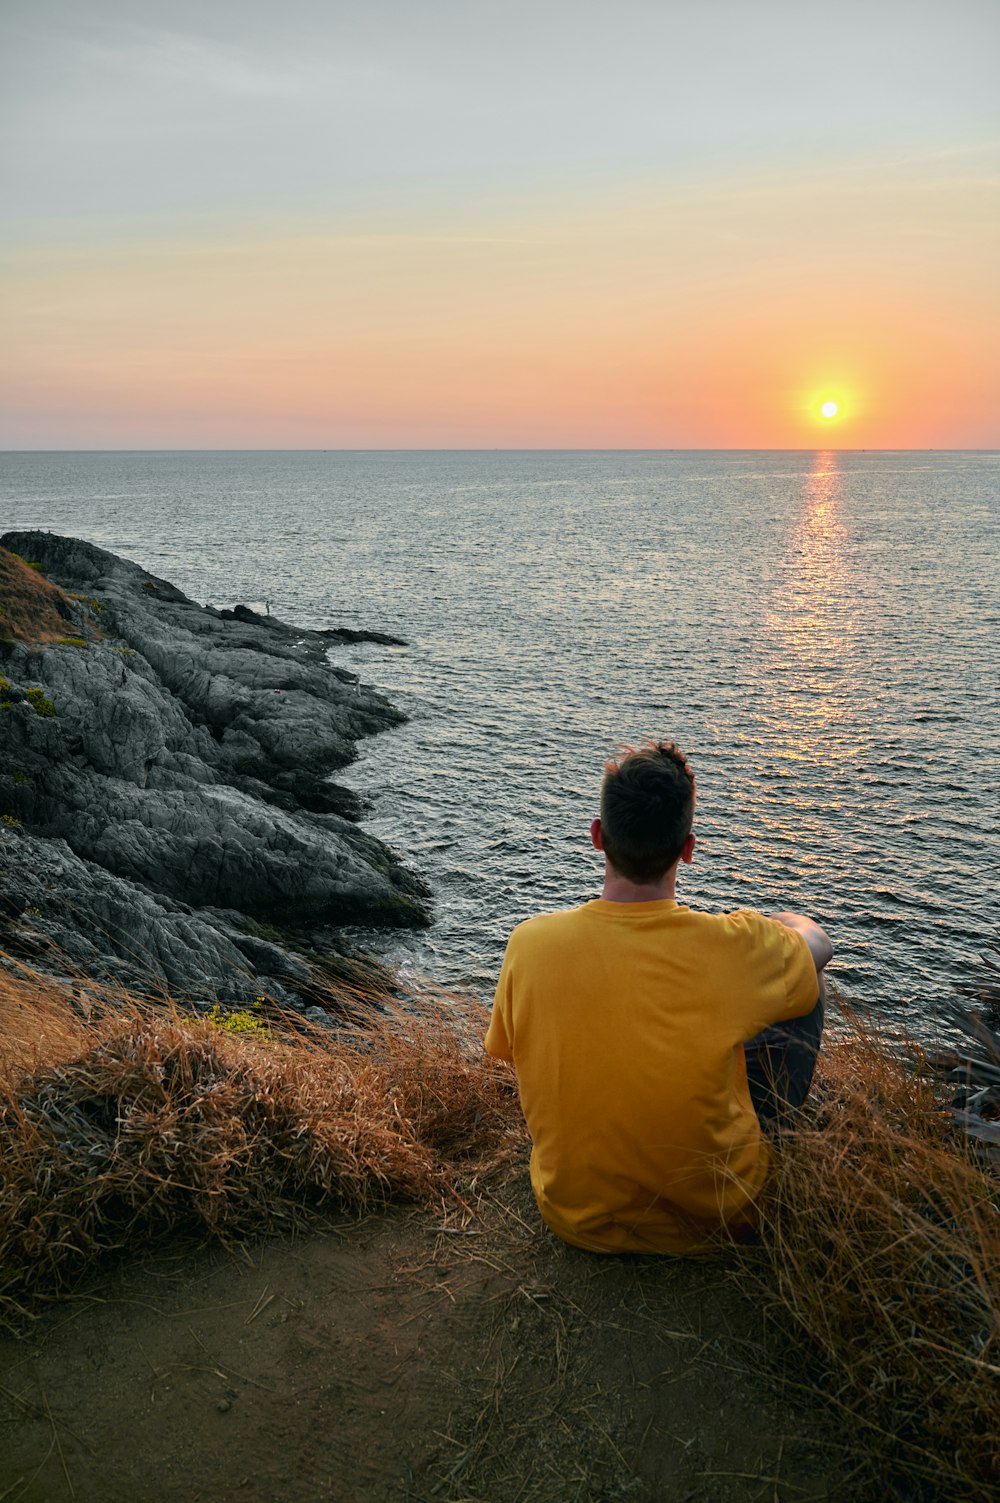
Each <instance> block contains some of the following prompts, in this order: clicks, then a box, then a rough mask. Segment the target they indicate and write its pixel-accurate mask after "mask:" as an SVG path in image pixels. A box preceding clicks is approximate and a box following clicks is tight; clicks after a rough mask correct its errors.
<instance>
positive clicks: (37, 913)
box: [21, 903, 42, 918]
mask: <svg viewBox="0 0 1000 1503" xmlns="http://www.w3.org/2000/svg"><path fill="white" fill-rule="evenodd" d="M24 913H26V914H28V915H29V917H30V918H41V916H42V910H41V909H40V908H36V907H35V905H34V903H31V904H29V905H28V907H27V908H26V909H25V910H24ZM21 917H22V918H23V917H24V914H22V915H21Z"/></svg>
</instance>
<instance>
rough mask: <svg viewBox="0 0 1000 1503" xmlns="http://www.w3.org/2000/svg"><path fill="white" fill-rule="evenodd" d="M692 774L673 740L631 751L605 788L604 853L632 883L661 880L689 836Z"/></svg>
mask: <svg viewBox="0 0 1000 1503" xmlns="http://www.w3.org/2000/svg"><path fill="white" fill-rule="evenodd" d="M694 795H695V783H694V773H693V772H692V771H691V768H690V766H689V765H688V760H687V758H686V757H685V755H684V753H683V752H682V751H681V750H680V749H679V748H678V747H677V746H675V745H674V743H673V742H672V741H646V742H643V744H642V746H639V747H627V748H626V749H625V751H624V753H623V755H622V756H621V757H620V758H619V759H618V760H617V761H612V762H608V763H607V765H606V767H605V769H604V782H603V784H602V786H601V831H602V834H603V839H604V854H605V855H606V856H607V858H608V860H609V861H610V863H611V865H612V866H613V867H614V869H615V871H616V872H618V873H620V875H621V876H623V877H626V878H628V880H629V881H630V882H637V883H650V882H657V881H659V879H660V878H661V877H662V876H663V874H664V872H666V871H667V870H668V869H669V868H670V867H671V866H673V864H674V862H675V861H676V860H677V859H678V857H679V856H680V854H681V850H682V849H683V846H684V842H685V841H686V840H687V837H688V836H689V835H690V833H691V822H692V820H693V818H694Z"/></svg>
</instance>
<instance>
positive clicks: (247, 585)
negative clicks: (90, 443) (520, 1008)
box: [0, 451, 1000, 1036]
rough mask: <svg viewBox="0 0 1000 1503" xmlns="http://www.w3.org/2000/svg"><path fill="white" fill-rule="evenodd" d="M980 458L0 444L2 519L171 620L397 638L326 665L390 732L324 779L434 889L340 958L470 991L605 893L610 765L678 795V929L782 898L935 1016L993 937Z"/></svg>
mask: <svg viewBox="0 0 1000 1503" xmlns="http://www.w3.org/2000/svg"><path fill="white" fill-rule="evenodd" d="M998 518H1000V455H997V454H995V453H941V454H939V453H923V452H920V453H833V452H829V453H804V452H787V451H785V452H771V453H760V452H755V453H734V452H718V453H693V452H643V453H639V452H589V451H588V452H565V453H557V452H525V453H513V452H476V453H473V452H467V451H462V452H426V451H419V452H411V453H403V452H372V453H344V452H330V453H323V452H307V453H277V452H250V453H226V452H197V453H75V454H74V453H49V454H7V455H5V456H3V457H2V460H0V525H2V528H3V530H6V529H8V528H11V527H38V528H47V529H50V530H52V531H55V532H61V533H71V534H74V535H77V536H79V537H83V538H87V539H89V540H90V541H92V542H95V543H98V544H100V545H101V546H103V547H106V548H109V549H111V550H113V551H114V552H116V553H121V554H123V555H125V556H126V557H128V558H132V559H135V560H136V561H138V562H139V563H141V564H142V565H144V566H145V567H146V568H147V569H149V570H151V571H152V572H153V573H155V574H158V575H160V576H162V577H165V578H167V579H169V580H171V581H172V582H173V583H175V584H177V585H179V586H180V588H181V589H183V590H185V591H186V592H187V593H188V594H189V595H191V596H192V597H194V598H195V599H196V600H199V601H203V602H212V603H213V604H216V605H220V606H221V605H232V604H234V603H235V602H237V601H243V602H247V603H255V602H256V603H258V604H259V605H260V607H261V608H263V602H265V601H266V602H269V605H270V609H271V611H272V613H273V614H275V615H277V616H281V617H283V618H285V619H286V620H289V621H292V622H296V623H300V624H302V625H305V626H329V625H333V624H338V623H340V624H347V625H350V626H353V627H360V628H369V629H374V630H378V631H383V632H389V633H392V634H394V635H396V636H399V637H402V638H405V639H406V642H407V643H408V645H407V646H406V647H385V646H376V645H373V644H362V645H358V646H356V647H350V648H347V647H344V648H337V649H335V650H334V653H333V655H334V657H335V660H336V661H338V662H339V663H341V664H343V665H345V666H347V667H350V668H351V669H353V670H354V671H356V672H358V673H359V674H361V676H362V677H363V678H364V679H365V680H366V681H367V682H369V683H372V684H374V685H377V686H378V687H380V688H382V689H384V690H385V692H386V693H387V694H388V695H389V697H390V698H391V699H393V700H394V701H395V703H396V704H398V705H399V706H400V707H401V708H402V709H403V710H405V711H406V713H407V715H408V716H409V717H410V718H409V722H408V723H407V724H406V725H405V726H403V727H401V728H399V729H397V730H393V731H390V732H387V733H384V734H382V735H380V736H378V737H375V738H372V739H370V740H368V741H366V742H363V743H362V744H361V746H360V748H359V758H358V760H357V762H356V763H355V764H354V765H353V766H352V767H351V768H349V769H346V770H345V771H344V772H342V773H340V774H338V775H337V776H338V777H339V778H340V779H341V780H342V781H344V782H347V783H349V784H350V785H351V786H353V787H355V788H356V789H358V790H359V791H360V792H362V793H363V794H364V795H365V796H366V797H367V798H368V800H369V801H370V809H369V813H368V815H367V817H366V820H365V824H366V828H368V829H369V830H371V831H372V833H374V834H376V835H378V836H379V837H380V838H381V839H383V840H385V841H386V842H388V844H389V845H391V846H392V847H394V848H395V849H396V850H397V851H398V852H399V853H400V854H401V855H402V856H403V857H404V859H405V860H406V861H407V862H409V863H410V864H411V865H412V866H413V867H415V868H417V869H418V870H419V871H421V872H422V873H423V874H424V875H425V877H426V878H427V879H428V881H429V882H430V884H431V886H432V888H433V891H434V896H435V915H436V917H435V922H434V924H433V926H432V927H431V928H430V929H429V930H427V931H424V932H419V933H415V934H402V935H389V936H386V935H381V936H376V935H369V934H359V935H358V936H357V937H359V938H361V939H364V940H366V941H367V942H370V943H374V944H377V945H378V946H379V947H380V948H381V949H382V951H383V952H384V953H386V954H387V955H388V956H389V957H390V958H391V959H392V960H393V961H394V962H395V963H397V964H398V965H399V966H400V967H401V969H402V971H403V972H404V973H406V972H413V971H420V972H426V973H430V974H431V975H432V976H433V977H435V978H437V979H439V980H441V981H443V982H446V983H448V984H451V985H456V986H468V987H472V988H473V989H475V990H477V991H479V992H481V993H482V994H484V995H488V993H489V991H490V989H491V986H492V983H493V980H494V979H495V976H496V972H497V969H498V967H499V963H500V958H501V955H502V953H503V946H504V942H505V940H506V936H507V934H508V932H509V930H510V928H511V926H512V925H513V924H515V923H517V922H518V921H519V920H520V919H522V918H525V917H526V916H528V915H529V914H532V913H536V912H538V911H541V910H546V909H554V908H559V907H563V906H566V905H569V904H573V903H577V902H580V901H582V900H583V899H585V898H587V897H590V896H593V895H596V893H597V892H598V891H599V889H600V880H601V862H600V859H599V858H598V857H597V856H596V854H595V853H594V852H593V850H592V849H591V847H590V842H589V834H588V826H589V822H590V819H591V818H592V817H593V815H594V814H595V813H596V811H597V799H598V787H599V781H600V774H601V766H602V763H603V761H604V759H605V758H606V757H607V756H608V755H609V754H610V753H612V752H613V750H614V749H615V747H616V746H617V745H619V744H621V743H627V742H635V741H637V740H639V739H640V738H642V737H645V736H654V737H671V738H673V739H675V740H676V741H678V742H679V743H680V745H681V746H683V747H684V749H685V750H686V751H687V752H688V754H689V756H690V759H691V762H692V764H693V766H694V768H695V771H696V774H697V778H698V809H697V819H696V834H697V840H698V844H697V850H696V854H695V860H694V862H693V863H692V865H691V866H689V867H684V868H682V871H681V878H680V884H679V893H678V895H679V897H680V898H681V900H682V901H684V902H686V903H688V904H690V905H691V906H694V907H697V908H704V909H709V910H720V909H726V908H734V907H755V908H762V909H764V910H773V909H775V908H791V909H795V910H798V911H800V912H804V913H807V914H810V915H812V916H813V917H815V918H816V919H818V920H819V921H820V922H821V923H822V924H823V925H824V926H825V927H826V928H827V929H828V930H829V932H830V934H831V936H832V938H833V940H834V944H835V946H836V960H835V964H834V968H833V970H832V973H831V974H832V975H834V976H835V977H836V979H837V982H838V984H839V987H840V990H841V992H842V994H843V995H845V996H847V997H848V998H850V999H853V1000H855V1001H857V1002H860V1003H863V1004H870V1005H872V1006H874V1007H876V1008H877V1009H879V1010H880V1011H881V1012H882V1013H883V1015H884V1016H885V1017H886V1019H887V1021H888V1022H889V1024H890V1026H897V1025H899V1024H901V1023H903V1022H905V1024H906V1025H907V1026H908V1027H909V1028H911V1029H912V1030H913V1031H915V1032H916V1033H918V1034H925V1035H926V1036H934V1035H936V1033H937V1026H936V1024H935V1021H934V1019H935V1013H936V1010H937V1008H938V1006H939V1004H940V1002H941V1000H942V999H943V998H946V997H948V996H949V995H950V994H951V992H952V988H953V985H954V984H955V983H956V982H961V981H970V980H972V979H974V978H975V975H976V973H977V971H978V970H980V969H981V967H980V965H979V962H978V954H979V952H980V950H981V949H982V948H983V946H984V945H986V944H988V943H990V942H996V940H997V938H998V935H1000V926H998V922H997V920H998V907H1000V905H998V896H997V894H998V873H1000V861H998V854H1000V797H998V792H1000V789H998V777H997V752H996V746H997V736H998V716H997V709H998V697H1000V696H998V680H1000V673H998V668H1000V649H998V631H997V628H998V623H1000V590H998V571H997V530H998Z"/></svg>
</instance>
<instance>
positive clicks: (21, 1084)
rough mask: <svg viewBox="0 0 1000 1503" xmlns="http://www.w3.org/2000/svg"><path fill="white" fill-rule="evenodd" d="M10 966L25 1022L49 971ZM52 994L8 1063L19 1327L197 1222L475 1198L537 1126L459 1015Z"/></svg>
mask: <svg viewBox="0 0 1000 1503" xmlns="http://www.w3.org/2000/svg"><path fill="white" fill-rule="evenodd" d="M0 974H2V977H3V979H2V981H0V993H5V994H7V995H6V996H5V997H4V998H3V1001H2V1003H0V1017H3V1016H12V1017H16V1016H18V1009H19V1008H23V1006H24V1003H25V1000H26V998H25V992H26V990H30V988H31V986H32V978H31V977H30V975H29V974H22V976H21V977H20V978H19V979H18V978H15V977H12V976H10V975H9V973H6V972H4V973H0ZM38 996H39V1010H38V1013H37V1014H36V1017H37V1018H38V1019H39V1020H40V1022H39V1026H38V1029H37V1032H36V1033H35V1036H34V1038H33V1039H29V1037H28V1030H27V1027H26V1026H24V1025H23V1023H22V1027H21V1028H20V1030H19V1034H20V1037H19V1038H17V1037H14V1036H13V1035H12V1048H11V1051H10V1054H9V1055H8V1058H7V1060H6V1062H5V1069H4V1070H3V1071H2V1072H0V1320H6V1321H7V1322H16V1321H18V1320H20V1319H22V1318H23V1317H24V1316H25V1315H28V1314H30V1313H31V1312H32V1310H33V1309H34V1308H36V1307H37V1304H38V1302H39V1301H40V1300H43V1299H45V1298H49V1297H52V1296H56V1295H58V1294H59V1293H60V1292H63V1291H65V1289H66V1288H67V1287H69V1286H70V1284H71V1283H72V1282H73V1281H74V1280H75V1279H76V1278H77V1277H78V1276H79V1274H80V1272H81V1271H82V1270H83V1269H85V1268H86V1267H88V1266H89V1265H91V1264H94V1263H96V1262H97V1261H98V1260H99V1259H100V1258H102V1257H103V1256H104V1255H106V1254H108V1253H111V1252H113V1251H115V1250H117V1249H123V1248H126V1247H130V1246H136V1245H144V1244H147V1243H148V1242H149V1241H150V1240H152V1239H155V1238H156V1237H160V1236H165V1235H167V1234H170V1233H174V1232H177V1231H179V1230H189V1231H193V1232H195V1233H200V1234H209V1235H212V1236H217V1237H222V1238H235V1237H238V1236H240V1235H242V1234H251V1233H255V1234H256V1233H259V1232H260V1231H261V1229H262V1228H264V1227H268V1228H271V1229H275V1228H280V1227H281V1226H282V1225H286V1226H287V1225H290V1224H294V1223H295V1222H296V1221H301V1220H302V1219H303V1218H304V1217H305V1216H307V1215H308V1214H309V1212H310V1211H314V1210H316V1209H318V1208H320V1207H324V1206H330V1207H335V1208H337V1209H338V1210H340V1211H345V1210H346V1211H348V1212H352V1211H353V1212H356V1213H358V1214H361V1213H363V1212H365V1211H366V1210H368V1209H370V1208H373V1207H377V1206H381V1205H384V1204H385V1203H386V1202H388V1201H389V1200H391V1199H397V1198H399V1199H407V1200H411V1201H412V1200H440V1199H442V1198H450V1199H451V1200H452V1202H453V1203H456V1202H457V1203H459V1204H462V1203H463V1202H462V1196H461V1188H460V1187H461V1184H462V1182H463V1180H465V1179H468V1178H469V1177H470V1176H471V1175H473V1174H474V1173H475V1170H476V1168H477V1167H479V1166H481V1165H482V1164H483V1163H484V1162H485V1161H486V1160H487V1159H488V1157H489V1156H490V1155H495V1154H496V1153H497V1152H498V1151H499V1150H500V1149H501V1148H502V1145H503V1140H504V1138H505V1136H506V1135H507V1134H508V1133H509V1132H510V1131H511V1128H512V1124H513V1125H514V1130H515V1131H516V1132H518V1134H520V1128H519V1126H518V1125H517V1124H518V1110H517V1098H516V1093H515V1090H514V1086H513V1080H512V1077H511V1075H510V1073H509V1072H508V1071H506V1070H505V1069H502V1068H499V1067H497V1066H496V1065H495V1064H494V1062H493V1061H491V1060H489V1059H487V1058H486V1057H485V1056H483V1054H482V1052H481V1050H480V1049H479V1048H478V1047H477V1048H476V1049H475V1051H472V1050H471V1049H470V1048H469V1047H467V1046H466V1045H465V1044H464V1043H463V1036H462V1029H461V1020H460V1019H459V1020H458V1022H457V1023H456V1022H452V1021H450V1020H447V1015H446V1014H445V1013H444V1012H443V1010H441V1009H440V1008H438V1009H437V1010H433V1009H432V1008H430V1007H427V1008H426V1009H425V1011H424V1014H423V1015H422V1016H419V1017H414V1016H411V1015H406V1016H402V1015H401V1016H400V1018H397V1019H396V1020H394V1021H393V1022H391V1024H390V1023H387V1024H385V1025H383V1026H380V1027H378V1028H377V1029H374V1030H369V1031H368V1032H366V1033H364V1034H356V1035H353V1036H350V1037H347V1038H345V1037H344V1036H343V1035H340V1036H338V1035H330V1034H327V1033H325V1032H322V1031H318V1032H316V1033H314V1034H312V1035H309V1036H303V1035H302V1034H299V1033H296V1032H294V1031H289V1032H287V1033H284V1034H279V1033H277V1032H274V1033H272V1034H270V1035H265V1036H260V1035H254V1034H251V1035H229V1034H225V1033H222V1032H220V1031H218V1030H217V1029H214V1028H213V1027H211V1026H210V1025H209V1024H208V1023H205V1022H198V1021H195V1020H192V1019H190V1018H186V1017H182V1016H181V1015H179V1014H171V1013H169V1012H166V1013H165V1012H163V1011H162V1010H159V1011H158V1010H156V1009H154V1008H153V1007H152V1006H150V1005H148V1004H145V1005H144V1004H141V1003H139V1002H138V1001H134V1000H132V1001H129V1000H128V999H124V998H118V999H116V1005H115V1006H109V1007H107V1008H106V1010H103V1011H102V1015H101V1016H100V1017H98V1016H97V1015H96V1013H95V1014H94V1016H93V1017H92V1019H91V1021H90V1022H85V1021H84V1020H82V1019H80V1018H78V1017H76V1016H75V1014H74V1012H73V1010H72V1008H71V1006H70V1004H69V1001H68V1000H66V999H65V998H60V996H59V993H58V989H57V988H55V987H52V986H46V987H44V988H43V987H42V986H41V984H39V993H38ZM98 1011H101V1010H100V1009H99V1010H98ZM479 1026H480V1032H481V1028H482V1026H483V1025H482V1023H481V1022H480V1025H479ZM26 1067H27V1071H28V1073H25V1069H26Z"/></svg>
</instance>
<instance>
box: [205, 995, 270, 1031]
mask: <svg viewBox="0 0 1000 1503" xmlns="http://www.w3.org/2000/svg"><path fill="white" fill-rule="evenodd" d="M263 1005H264V998H263V997H258V998H257V1000H256V1001H255V1002H254V1004H253V1008H252V1010H248V1009H246V1008H224V1007H222V1006H221V1005H220V1004H219V1003H218V1002H216V1004H215V1006H214V1007H213V1008H212V1010H211V1011H210V1012H208V1013H206V1014H205V1022H206V1023H207V1024H208V1025H209V1027H211V1028H218V1029H219V1030H220V1032H222V1033H256V1034H264V1035H265V1036H270V1032H271V1030H270V1028H269V1027H268V1026H267V1024H266V1023H265V1021H264V1019H263V1018H262V1017H261V1016H260V1012H261V1008H262V1007H263Z"/></svg>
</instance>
